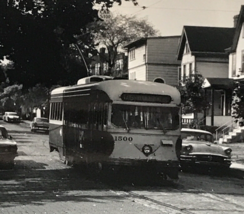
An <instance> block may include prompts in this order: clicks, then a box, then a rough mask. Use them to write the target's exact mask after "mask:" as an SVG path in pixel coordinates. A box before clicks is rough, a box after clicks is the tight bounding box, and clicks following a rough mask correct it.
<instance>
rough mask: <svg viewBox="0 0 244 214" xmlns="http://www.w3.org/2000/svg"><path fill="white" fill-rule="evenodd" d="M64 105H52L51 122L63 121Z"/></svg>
mask: <svg viewBox="0 0 244 214" xmlns="http://www.w3.org/2000/svg"><path fill="white" fill-rule="evenodd" d="M62 112H63V103H61V102H57V103H51V110H50V119H51V120H60V121H61V120H62Z"/></svg>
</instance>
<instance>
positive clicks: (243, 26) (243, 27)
mask: <svg viewBox="0 0 244 214" xmlns="http://www.w3.org/2000/svg"><path fill="white" fill-rule="evenodd" d="M242 38H244V23H243V24H242Z"/></svg>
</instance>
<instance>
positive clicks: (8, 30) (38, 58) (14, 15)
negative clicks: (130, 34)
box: [0, 0, 137, 88]
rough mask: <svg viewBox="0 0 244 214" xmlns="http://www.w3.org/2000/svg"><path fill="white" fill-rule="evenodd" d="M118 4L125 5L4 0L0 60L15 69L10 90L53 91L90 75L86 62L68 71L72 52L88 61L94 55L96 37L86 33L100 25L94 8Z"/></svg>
mask: <svg viewBox="0 0 244 214" xmlns="http://www.w3.org/2000/svg"><path fill="white" fill-rule="evenodd" d="M131 1H132V2H133V3H134V4H137V3H136V1H135V0H131ZM115 2H118V3H121V2H122V1H121V0H1V1H0V58H3V57H4V56H8V59H9V60H11V61H12V62H13V63H14V67H12V69H10V70H8V71H7V72H6V74H7V76H8V79H9V81H10V84H14V83H19V84H23V86H24V87H25V88H28V87H33V86H35V85H36V84H37V83H42V84H45V85H46V86H49V87H50V86H51V85H53V84H57V83H61V84H72V83H73V82H68V81H69V78H67V77H70V76H72V75H74V76H80V77H82V76H84V75H86V72H82V71H83V70H85V69H84V68H85V66H84V63H82V62H83V61H81V63H80V65H81V66H80V70H79V71H77V70H78V69H76V70H75V71H73V70H66V68H67V65H66V64H65V63H66V62H68V61H69V60H67V59H68V58H69V50H70V47H72V46H74V44H76V45H77V47H79V48H80V50H81V51H82V53H83V55H84V57H87V56H88V55H89V53H91V52H92V51H94V49H95V47H94V42H93V36H92V34H91V33H90V31H89V30H88V28H87V26H88V24H90V23H92V22H94V21H96V20H99V18H98V15H97V14H98V11H97V10H96V9H94V8H93V6H94V3H97V4H106V5H107V7H112V5H113V3H115ZM78 40H79V43H77V41H78ZM77 72H78V74H77ZM70 81H73V80H70Z"/></svg>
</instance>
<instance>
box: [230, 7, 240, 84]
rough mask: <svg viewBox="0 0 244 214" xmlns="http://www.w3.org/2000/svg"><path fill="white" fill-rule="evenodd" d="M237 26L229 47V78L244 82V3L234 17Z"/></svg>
mask: <svg viewBox="0 0 244 214" xmlns="http://www.w3.org/2000/svg"><path fill="white" fill-rule="evenodd" d="M234 20H235V24H236V28H235V34H234V38H233V43H232V46H231V47H230V48H229V75H228V76H229V78H230V79H233V80H236V81H237V80H238V81H241V82H244V5H242V6H241V10H240V13H239V15H236V16H235V17H234Z"/></svg>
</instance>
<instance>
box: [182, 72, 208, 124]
mask: <svg viewBox="0 0 244 214" xmlns="http://www.w3.org/2000/svg"><path fill="white" fill-rule="evenodd" d="M203 83H204V77H203V76H202V75H200V74H197V73H196V74H192V75H190V76H189V77H188V78H186V79H185V81H183V82H181V83H180V87H179V90H180V93H181V100H182V113H183V114H186V113H194V119H195V123H196V124H195V125H199V124H198V115H197V114H198V113H200V112H203V111H204V110H206V109H208V108H209V107H210V103H209V101H208V100H207V97H206V94H205V89H204V88H203Z"/></svg>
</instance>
